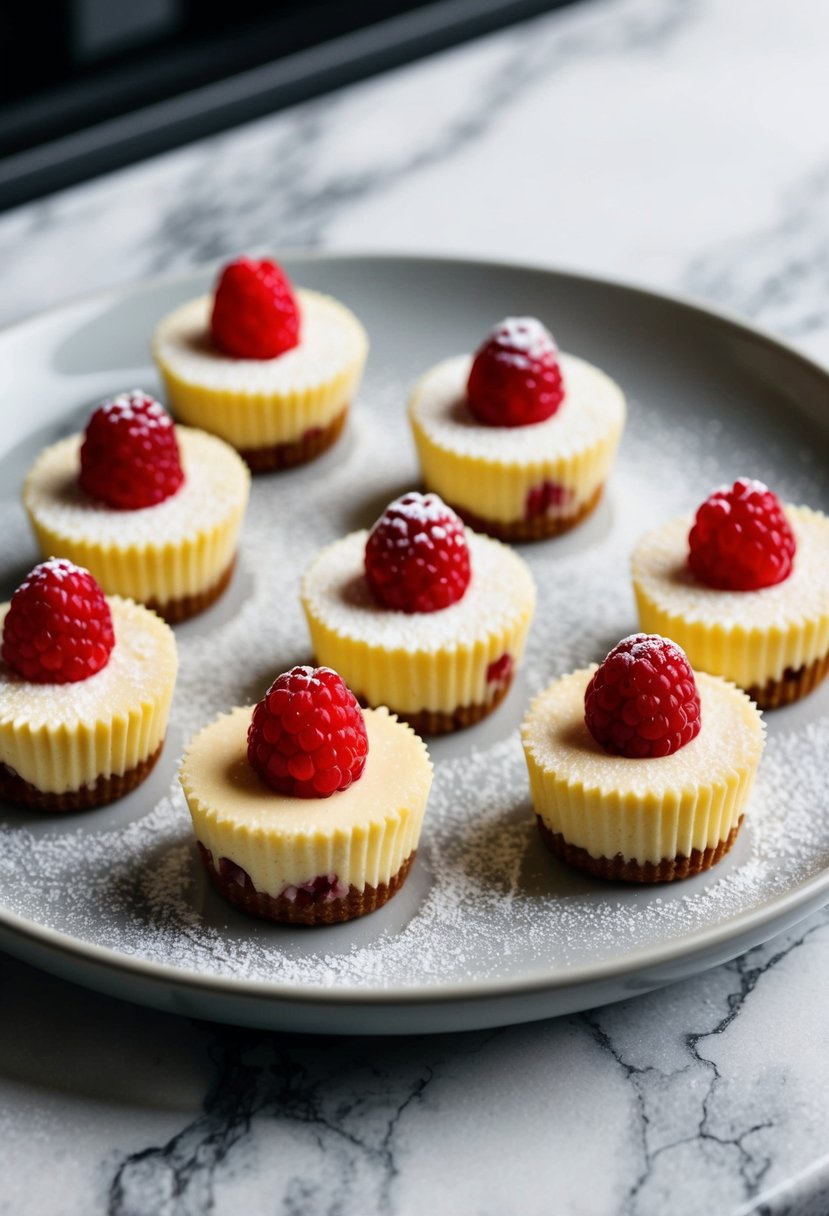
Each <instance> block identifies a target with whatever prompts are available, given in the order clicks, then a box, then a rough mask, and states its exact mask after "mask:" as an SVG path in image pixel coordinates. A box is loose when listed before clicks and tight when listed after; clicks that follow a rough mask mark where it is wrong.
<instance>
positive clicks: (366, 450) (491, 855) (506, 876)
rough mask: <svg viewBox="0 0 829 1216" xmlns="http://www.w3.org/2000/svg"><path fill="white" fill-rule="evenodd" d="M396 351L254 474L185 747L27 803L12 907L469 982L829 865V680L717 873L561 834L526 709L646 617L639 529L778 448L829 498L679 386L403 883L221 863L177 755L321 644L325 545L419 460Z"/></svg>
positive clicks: (304, 968) (176, 949)
mask: <svg viewBox="0 0 829 1216" xmlns="http://www.w3.org/2000/svg"><path fill="white" fill-rule="evenodd" d="M450 348H451V344H450ZM379 362H380V366H379V368H378V369H377V370H374V371H373V372H372V375H371V377H370V379H369V382H368V384H367V386H366V388H365V390H364V391H363V393H362V394H361V400H360V404H359V408H358V409H357V410H356V411H355V414H354V417H353V419H352V421H351V423H350V424H349V429H348V431H347V433H346V435H345V437H344V438H343V440H342V441H341V442H340V443H339V444H338V445H337V447H336V448H335V449H334V450H333V451H332V452H330V453H328V454H327V455H326V456H324V457H323V458H322V459H321V460H319V461H317V462H316V463H315V464H313V465H311V466H309V467H308V468H307V469H304V470H296V471H293V472H289V473H286V474H280V475H277V476H265V477H260V478H256V479H254V484H253V487H252V495H251V503H250V509H249V512H248V516H247V519H246V522H245V529H244V537H243V546H242V551H241V553H240V560H239V566H238V569H237V572H236V575H235V577H234V581H233V583H232V585H231V587H230V589H229V590H228V592H227V594H226V595H225V597H223V599H222V600H220V601H219V602H218V603H217V604H216V605H215V606H214V607H213V608H212V609H211V610H210V611H209V612H208V613H206V614H205V615H204V616H203V617H202V618H200V619H197V620H195V621H192V622H188V623H186V624H185V625H184V626H181V627H178V628H177V630H176V636H177V641H178V646H179V656H180V676H179V681H178V685H177V690H176V696H175V701H174V706H173V714H172V718H171V725H170V732H169V735H168V741H167V747H166V749H165V753H164V755H163V757H162V760H161V762H160V764H159V767H158V769H157V770H156V772H155V773H154V774H153V776H152V777H151V778H150V780H149V782H147V783H146V784H145V786H143V787H141V788H140V789H139V790H137V791H135V792H134V793H133V794H131V795H130V796H129V797H128V798H127V799H124V800H123V801H122V802H120V803H116V804H114V805H113V806H111V807H108V808H103V809H101V810H99V811H93V812H88V813H84V814H78V815H71V816H66V817H52V818H50V817H38V816H35V815H31V814H27V813H24V812H17V811H14V810H11V809H8V810H4V813H3V814H2V816H0V910H2V909H5V910H6V911H7V912H8V913H13V914H16V915H18V916H20V917H23V918H24V919H25V920H26V921H28V922H29V923H30V925H31V926H32V927H33V928H36V927H45V928H49V929H52V930H56V931H58V932H61V933H63V934H65V935H67V936H68V938H70V939H72V941H74V942H77V943H84V944H91V945H97V946H103V947H108V948H110V949H112V950H114V951H116V952H117V953H118V954H119V955H120V956H121V957H122V958H123V959H124V960H125V962H126V961H127V960H129V961H130V962H144V963H158V964H164V965H167V966H169V967H172V968H174V969H176V970H177V971H178V972H180V973H189V974H196V975H199V976H203V977H210V978H220V979H230V980H245V981H252V982H254V983H261V984H263V985H269V986H271V985H274V984H276V985H304V986H306V987H307V988H309V989H331V988H343V987H355V988H358V989H361V990H363V991H365V992H375V991H379V990H383V991H392V990H401V989H406V988H413V987H418V988H422V987H424V986H425V987H426V988H427V989H428V988H429V987H430V986H437V985H446V984H448V985H456V986H457V985H460V986H463V988H464V990H465V992H466V993H467V994H468V993H469V991H470V984H471V985H472V986H473V991H474V984H475V983H481V984H484V983H488V982H493V981H494V982H504V983H506V982H524V981H526V982H530V981H532V980H534V979H538V980H543V979H544V978H545V977H552V976H556V975H558V974H560V973H562V972H566V971H570V970H573V969H574V968H577V967H582V966H585V967H586V966H592V967H594V968H596V967H598V968H600V967H601V965H602V964H603V963H610V962H614V963H615V962H618V961H619V960H624V959H625V958H626V957H627V956H631V957H633V956H634V955H635V954H636V953H637V952H640V951H642V950H644V949H646V948H648V947H654V946H659V945H665V944H670V943H677V944H678V945H679V946H680V948H681V947H682V946H683V945H684V944H687V945H689V946H690V944H691V943H692V942H693V940H694V937H695V935H697V934H700V933H703V932H705V931H707V930H711V929H712V928H717V927H719V926H727V925H728V924H729V922H731V921H733V920H734V918H736V917H739V916H741V915H742V914H745V913H754V912H757V911H758V910H760V909H762V908H763V907H766V906H767V905H769V904H770V902H771V901H773V900H774V899H775V898H777V897H778V896H780V895H784V894H786V893H790V892H792V891H794V890H795V889H796V888H797V887H798V886H799V885H800V884H802V883H804V882H806V881H808V880H809V879H810V878H812V877H813V876H815V875H817V874H819V873H820V872H822V871H823V870H825V869H826V868H827V866H829V815H827V813H826V806H825V802H826V791H825V783H826V769H825V760H824V757H825V756H826V755H829V688H824V689H823V690H822V691H819V692H818V693H816V694H814V695H813V696H812V697H811V698H809V700H808V702H804V703H803V704H802V705H800V706H795V707H792V708H791V709H788V710H785V711H782V712H780V713H779V714H778V715H776V716H770V718H769V738H768V743H767V747H766V752H765V755H764V758H763V761H762V765H761V770H760V774H759V777H758V782H757V787H756V791H755V795H754V797H753V800H752V804H751V808H750V813H749V816H748V818H747V821H746V824H745V826H744V829H743V832H742V833H741V835H740V837H739V839H738V841H737V844H736V846H735V849H734V851H733V853H732V854H731V855H730V856H728V857H727V858H726V859H724V861H723V862H722V863H721V864H720V865H719V866H718V867H716V868H715V869H714V870H712V871H710V872H709V873H708V874H704V875H700V876H698V877H697V878H694V879H691V880H689V881H687V882H685V883H680V884H674V885H670V886H665V887H659V888H650V889H649V888H641V889H636V888H628V887H624V886H621V885H620V886H615V885H607V884H602V883H599V882H596V881H592V880H590V879H589V878H587V877H584V876H581V875H579V874H577V873H575V872H572V871H569V870H567V868H566V867H564V866H563V865H562V864H560V863H559V862H557V861H556V860H554V859H553V858H552V857H551V856H550V855H549V854H548V853H547V852H546V850H545V849H544V847H543V845H542V843H541V841H540V839H539V837H538V833H537V831H536V827H535V821H534V817H533V814H532V808H531V804H530V799H529V789H528V783H527V777H526V769H525V765H524V759H523V755H522V751H521V746H520V742H519V737H518V729H517V728H518V723H519V722H520V719H521V716H522V714H523V711H524V708H525V707H526V704H527V702H528V700H529V698H530V696H531V695H533V694H534V693H535V692H537V691H539V690H540V689H541V688H543V687H544V686H545V685H546V684H547V683H548V682H549V681H550V680H551V679H552V678H553V677H555V676H557V675H559V674H561V673H562V672H565V671H569V670H572V669H573V668H575V667H581V666H584V665H586V664H588V663H591V662H595V661H598V660H600V659H601V658H603V656H604V655H605V654H606V653H607V651H608V650H609V649H610V648H611V647H612V646H613V645H615V643H616V642H617V641H618V640H619V639H620V638H621V637H623V636H625V635H626V634H628V633H631V632H633V631H635V629H636V625H637V622H636V615H635V609H634V602H633V595H632V590H631V587H630V580H629V569H628V565H629V554H630V551H631V549H632V547H633V545H634V543H635V542H636V540H637V539H638V538H639V537H640V536H641V535H642V534H643V532H645V531H646V530H648V529H649V528H650V527H652V526H653V525H654V524H655V523H656V522H659V521H660V520H662V519H667V518H669V517H670V516H671V515H674V514H678V513H681V512H687V511H689V510H693V508H694V507H695V506H696V505H697V504H698V502H700V501H701V500H702V498H704V497H705V496H706V495H707V493H708V492H709V491H710V489H711V488H712V487H713V486H714V485H716V484H718V483H721V482H728V481H733V479H734V477H735V476H738V475H740V474H743V473H748V474H751V473H752V472H755V471H758V472H759V473H760V474H761V475H762V474H763V473H765V472H766V470H767V469H768V468H769V466H770V464H771V465H772V466H774V467H777V468H779V470H780V477H779V481H778V483H777V484H776V486H775V488H776V489H778V490H779V491H780V493H781V495H782V496H783V497H784V498H788V499H789V500H794V501H798V502H804V501H806V502H809V503H810V504H811V505H813V506H815V507H825V506H826V504H827V502H829V481H827V478H826V476H825V475H824V474H823V473H822V471H821V470H820V469H819V468H818V467H817V465H815V466H809V465H808V464H806V463H804V462H803V460H802V457H801V453H800V452H799V451H798V448H797V444H796V443H795V441H794V440H792V439H787V437H786V435H785V434H784V433H783V432H782V431H781V433H780V436H779V437H778V438H777V439H776V440H770V438H769V432H768V428H767V429H766V431H765V432H763V431H762V430H760V429H755V428H748V427H746V426H745V425H742V426H739V425H737V424H736V423H734V422H730V423H729V422H724V421H722V420H721V419H719V418H718V417H716V403H715V402H713V403H712V404H711V408H710V411H709V412H708V413H706V414H704V415H701V416H700V417H699V418H698V419H697V420H696V421H695V422H694V423H693V425H692V424H691V423H690V422H688V421H681V420H679V419H678V418H677V416H676V415H674V414H672V413H670V412H667V413H666V412H665V411H664V410H663V409H662V408H661V407H659V405H658V403H657V405H651V404H649V403H647V402H645V401H641V400H632V401H631V402H630V403H629V405H630V415H629V422H628V426H627V430H626V432H625V436H624V438H623V442H622V448H621V452H620V457H619V463H618V466H617V469H616V471H615V473H614V475H613V477H612V481H611V484H610V486H609V489H608V493H607V495H606V496H605V499H604V500H603V501H602V503H601V504H600V506H599V508H598V509H597V511H596V512H595V514H594V515H593V516H592V517H591V518H589V519H588V520H586V521H585V522H584V523H583V524H582V525H581V526H580V527H579V528H577V529H575V530H574V531H573V532H571V533H569V534H567V535H565V536H563V537H560V538H557V539H556V540H553V541H550V542H546V543H543V544H539V545H535V546H531V545H527V546H524V547H522V549H521V555H522V556H523V557H524V558H525V559H526V560H527V561H528V563H529V564H530V566H531V568H532V571H533V574H534V576H535V579H536V582H537V585H538V591H539V604H538V611H537V616H536V620H535V622H534V625H533V629H532V632H531V635H530V639H529V644H528V650H527V656H526V662H525V669H524V672H523V674H522V677H521V679H520V680H519V681H517V682H516V685H515V686H514V687H513V689H512V692H511V694H510V696H509V698H508V699H507V702H506V703H505V704H504V706H502V707H501V709H500V710H499V711H498V712H497V714H496V715H495V716H494V717H493V718H492V719H490V720H489V721H488V722H484V723H482V724H481V725H480V726H479V727H476V728H473V729H472V730H470V731H467V732H465V733H461V734H458V735H456V736H454V737H452V738H450V739H444V740H439V741H437V742H436V743H435V745H434V746H433V748H432V752H433V756H434V759H435V764H436V767H435V782H434V786H433V793H432V797H431V799H430V804H429V808H428V811H427V817H426V825H425V829H424V835H423V839H422V843H421V849H420V852H419V855H418V860H417V863H416V865H415V867H414V868H413V870H412V873H411V875H410V877H409V879H408V881H407V883H406V885H405V886H404V888H403V889H402V890H401V892H400V893H399V894H398V895H397V896H396V897H395V898H394V899H393V900H391V901H390V902H389V904H388V905H387V906H386V907H385V908H383V909H381V911H379V912H377V913H375V914H374V915H372V916H369V917H366V918H365V919H364V920H361V921H355V922H352V923H350V924H347V925H340V926H335V927H333V928H326V929H320V930H303V929H295V928H290V927H280V926H271V925H268V924H265V923H262V922H258V921H256V920H253V919H250V918H246V917H244V916H243V915H242V914H240V913H237V912H235V911H234V910H233V909H231V908H229V907H228V906H227V905H226V904H225V903H224V902H223V901H222V900H221V898H220V897H219V896H218V895H217V894H216V893H215V892H214V891H213V890H212V889H211V888H210V887H209V885H208V884H207V882H206V879H205V876H204V874H203V871H202V869H201V867H200V863H199V860H198V856H197V853H196V849H195V846H194V843H193V838H192V831H191V828H190V821H189V815H188V813H187V809H186V805H185V803H184V799H183V796H182V794H181V792H180V790H179V789H178V785H177V782H176V780H175V768H176V762H177V757H178V756H179V755H180V754H181V751H182V749H183V747H184V744H185V742H186V740H187V738H188V737H189V736H190V735H191V734H192V733H193V732H194V731H196V730H197V729H199V728H200V727H201V726H203V725H204V724H205V723H206V722H208V721H210V720H211V719H212V718H213V717H215V716H216V715H217V714H218V713H220V712H224V711H226V710H227V709H229V708H230V707H232V706H233V705H239V704H250V703H251V702H253V701H254V700H256V699H258V697H260V696H261V695H262V694H263V692H264V691H265V689H266V688H267V686H268V684H269V683H270V682H271V681H272V680H273V678H274V677H275V676H276V675H277V674H278V673H279V672H280V671H283V670H285V669H286V668H288V667H290V666H291V665H293V664H294V663H297V662H308V661H310V659H311V654H310V647H309V643H308V635H307V630H306V626H305V622H304V618H303V615H302V610H301V607H300V603H299V597H298V592H299V582H300V577H301V575H302V572H303V569H304V566H305V565H306V564H307V562H308V561H309V560H310V559H311V558H312V557H313V556H314V555H315V554H316V553H317V552H318V551H319V550H320V549H321V548H322V546H324V545H326V544H328V543H329V542H331V541H332V540H334V539H335V538H337V537H339V536H342V535H344V534H346V533H348V532H353V531H355V530H357V529H360V528H365V527H369V526H370V525H371V523H372V522H373V520H374V519H375V518H376V517H377V516H378V515H379V514H380V512H381V511H382V509H383V507H384V506H385V505H386V503H387V502H388V501H390V500H391V499H392V498H394V497H396V496H397V495H399V494H400V493H402V492H404V491H405V490H407V489H411V488H414V487H416V486H417V484H418V477H417V472H416V464H415V459H414V453H413V447H412V444H411V440H410V437H409V435H408V431H407V427H406V421H405V411H404V409H403V405H404V401H405V396H406V392H407V390H408V387H409V384H410V382H411V381H410V380H405V379H404V378H403V373H402V372H393V371H391V370H390V367H389V364H388V362H387V363H386V364H385V365H384V364H383V362H382V356H381V358H380V360H379ZM407 374H408V373H407ZM133 378H134V373H131V379H133ZM148 382H149V381H148ZM112 387H113V390H115V389H117V388H119V387H123V386H121V385H118V384H117V383H113V386H112ZM73 404H75V405H76V404H77V403H76V402H75V403H73ZM42 444H43V437H38V438H37V439H36V440H35V439H33V440H32V441H31V442H30V443H29V444H27V445H23V447H22V448H20V449H17V450H16V451H14V452H12V453H10V454H9V455H7V456H6V457H4V458H3V460H2V461H0V493H2V494H3V510H4V513H5V517H7V518H8V519H9V520H10V521H11V522H10V524H9V535H8V547H7V549H6V552H7V553H9V554H12V555H13V559H14V563H15V564H16V565H21V564H25V563H26V562H29V564H34V561H35V560H36V555H35V553H34V550H33V548H32V544H31V541H30V539H29V538H28V535H27V532H26V528H25V521H24V520H23V518H22V515H21V513H20V512H19V511H18V510H16V509H12V503H13V501H14V498H15V496H16V493H17V487H18V486H19V481H20V471H21V469H25V468H26V467H27V465H28V464H29V463H30V462H31V460H32V459H33V458H34V456H35V455H36V453H37V451H38V450H39V447H41V446H42ZM775 444H776V446H775ZM735 452H739V467H736V468H735V467H734V453H735ZM7 505H8V510H6V506H7ZM8 573H9V571H4V575H8Z"/></svg>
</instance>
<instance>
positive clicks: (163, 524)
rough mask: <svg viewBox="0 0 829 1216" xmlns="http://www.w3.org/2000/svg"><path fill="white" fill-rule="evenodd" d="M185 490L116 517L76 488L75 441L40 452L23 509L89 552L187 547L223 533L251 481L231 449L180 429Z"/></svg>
mask: <svg viewBox="0 0 829 1216" xmlns="http://www.w3.org/2000/svg"><path fill="white" fill-rule="evenodd" d="M176 437H177V439H178V444H179V449H180V451H181V461H182V465H183V466H184V474H185V477H184V482H183V484H182V485H181V487H180V488H179V489H178V490H177V491H176V493H175V494H173V495H172V496H171V497H169V498H166V499H165V500H164V501H163V502H160V503H157V504H156V505H155V506H151V507H145V508H141V509H139V510H135V511H118V510H113V509H112V508H111V507H108V506H106V505H105V504H102V503H98V502H96V501H95V500H93V499H91V498H90V497H89V495H87V494H86V493H84V491H83V490H82V489H81V487H80V485H79V484H78V469H79V467H80V460H79V453H80V446H81V442H82V438H83V437H82V436H81V435H70V436H69V437H68V438H67V439H62V440H60V442H59V443H56V444H53V445H52V446H51V447H49V448H46V450H45V451H43V452H41V454H40V456H39V457H38V459H37V460H36V461H35V463H34V465H33V466H32V468H31V469H30V471H29V474H28V476H27V477H26V482H25V485H24V487H23V502H24V505H25V506H26V508H27V509H28V510H29V511H30V512H32V513H33V514H34V515H36V517H37V518H38V520H39V521H41V522H42V523H43V524H44V525H45V526H46V527H47V528H49V530H50V531H51V532H55V533H58V534H60V533H66V534H67V535H70V536H72V537H73V538H75V539H76V540H77V539H81V540H87V541H89V542H90V543H92V544H103V545H106V544H113V545H117V546H118V547H119V548H128V547H129V546H130V545H131V544H140V545H145V544H148V543H152V542H156V543H158V544H163V543H164V542H165V541H177V540H180V539H181V540H187V539H189V538H191V537H193V536H195V535H196V534H197V533H201V532H204V531H209V530H210V528H211V527H214V526H218V525H222V524H224V523H225V521H226V520H227V517H228V514H229V513H233V512H234V511H235V510H237V509H238V508H239V505H240V504H242V505H244V504H245V503H246V502H247V494H248V486H249V483H250V474H249V473H248V471H247V468H246V466H245V465H244V463H243V462H242V460H241V459H240V458H239V456H238V455H237V454H236V452H234V451H233V449H232V448H230V447H229V446H228V445H227V444H226V443H223V442H222V441H221V440H219V439H216V438H215V437H214V436H212V435H208V434H206V433H205V432H204V431H199V430H194V429H192V428H190V427H183V426H179V427H177V428H176Z"/></svg>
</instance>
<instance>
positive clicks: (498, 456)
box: [409, 355, 625, 464]
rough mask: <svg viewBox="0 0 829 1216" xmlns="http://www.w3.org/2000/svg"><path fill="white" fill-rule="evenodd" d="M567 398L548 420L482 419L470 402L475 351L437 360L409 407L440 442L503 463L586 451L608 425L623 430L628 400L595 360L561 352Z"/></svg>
mask: <svg viewBox="0 0 829 1216" xmlns="http://www.w3.org/2000/svg"><path fill="white" fill-rule="evenodd" d="M560 364H561V372H562V376H563V379H564V386H565V394H564V398H563V400H562V402H561V404H560V406H559V407H558V409H557V410H556V412H555V413H554V414H553V415H552V417H550V418H547V419H546V420H545V421H543V422H536V423H532V424H530V425H528V426H518V427H493V426H484V425H482V424H481V423H479V422H478V421H477V420H476V419H475V417H474V416H473V414H472V412H471V411H470V409H469V407H468V405H467V404H466V384H467V380H468V378H469V372H470V368H471V366H472V357H471V356H470V355H456V356H454V357H453V358H450V359H445V360H444V361H443V362H442V363H439V364H437V366H436V367H434V368H432V370H431V371H429V372H427V373H426V375H425V376H423V377H422V378H421V380H420V381H419V382H418V383H417V385H416V386H415V388H414V391H413V393H412V396H411V400H410V402H409V412H410V415H411V417H412V418H413V419H416V420H417V422H418V423H419V424H420V426H422V427H423V429H424V431H425V432H426V433H427V434H428V435H429V437H430V438H431V439H432V440H433V441H434V442H435V443H437V444H440V445H442V446H446V447H448V448H451V450H452V451H455V452H459V453H462V454H463V455H466V456H470V457H476V458H479V459H481V460H488V461H492V462H494V463H498V464H509V463H511V462H513V461H524V462H526V460H527V458H528V453H529V454H531V455H532V457H533V458H534V459H537V460H554V459H557V458H559V457H566V456H570V455H572V454H573V453H575V452H579V451H583V450H584V448H586V447H589V446H590V445H591V444H592V443H595V442H596V440H597V439H599V438H601V437H603V436H604V435H605V434H606V433H607V432H608V430H614V429H616V428H619V429H621V427H622V424H623V422H624V418H625V399H624V395H623V394H622V391H621V389H620V388H619V386H618V385H617V384H616V383H615V381H613V380H611V379H610V377H609V376H607V375H606V374H605V373H604V372H602V371H600V370H599V369H598V368H597V367H593V366H592V364H590V363H587V362H585V360H584V359H578V358H576V357H575V356H574V355H561V356H560Z"/></svg>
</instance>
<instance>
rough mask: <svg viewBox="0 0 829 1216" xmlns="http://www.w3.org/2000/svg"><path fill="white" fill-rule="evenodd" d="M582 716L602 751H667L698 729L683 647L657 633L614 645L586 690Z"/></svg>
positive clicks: (639, 754) (636, 755)
mask: <svg viewBox="0 0 829 1216" xmlns="http://www.w3.org/2000/svg"><path fill="white" fill-rule="evenodd" d="M584 720H585V722H586V724H587V729H588V730H589V731H590V733H591V735H592V736H593V738H594V739H595V740H596V742H597V743H600V744H601V745H602V747H603V748H604V749H605V751H608V752H613V754H614V755H617V756H627V757H629V758H630V759H642V758H645V757H648V756H670V755H671V753H672V752H676V751H679V749H680V748H681V747H684V746H685V744H686V743H690V742H691V740H692V739H695V738H696V737H697V735H698V734H699V728H700V707H699V693H698V692H697V682H696V680H695V679H694V673H693V671H692V670H691V666H690V664H689V663H688V660H687V658H686V657H685V652H684V651H683V650H682V649H681V648H680V647H679V646H677V645H676V643H675V642H671V641H669V640H668V639H667V638H663V637H660V636H659V634H655V633H634V634H631V636H630V637H629V638H624V639H623V640H622V641H621V642H620V643H619V645H618V646H614V647H613V649H612V650H611V652H610V654H609V655H608V656H607V658H606V659H605V661H604V662H603V663H602V665H601V666H600V667H599V668H598V670H597V671H596V672H595V673H594V675H593V678H592V680H591V681H590V683H589V684H588V685H587V689H586V691H585V694H584Z"/></svg>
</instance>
